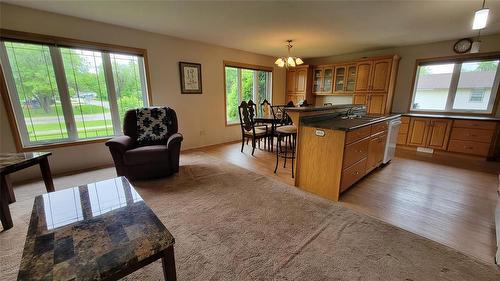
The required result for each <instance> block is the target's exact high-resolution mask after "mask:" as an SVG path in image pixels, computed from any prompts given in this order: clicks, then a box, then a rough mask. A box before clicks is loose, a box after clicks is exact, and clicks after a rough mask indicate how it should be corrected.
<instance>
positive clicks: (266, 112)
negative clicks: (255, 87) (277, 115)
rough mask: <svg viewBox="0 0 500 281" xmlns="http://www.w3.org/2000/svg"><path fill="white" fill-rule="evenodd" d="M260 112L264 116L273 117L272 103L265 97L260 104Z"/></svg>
mask: <svg viewBox="0 0 500 281" xmlns="http://www.w3.org/2000/svg"><path fill="white" fill-rule="evenodd" d="M260 114H261V116H263V117H271V116H272V114H273V113H272V112H271V104H270V103H269V102H268V101H267V99H265V100H264V101H263V102H262V103H261V104H260Z"/></svg>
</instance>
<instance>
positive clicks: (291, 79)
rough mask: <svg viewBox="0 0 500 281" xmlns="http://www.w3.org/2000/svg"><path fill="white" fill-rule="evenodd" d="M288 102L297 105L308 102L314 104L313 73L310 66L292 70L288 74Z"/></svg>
mask: <svg viewBox="0 0 500 281" xmlns="http://www.w3.org/2000/svg"><path fill="white" fill-rule="evenodd" d="M286 94H287V96H286V102H289V101H292V102H293V103H294V104H295V105H298V104H299V103H300V102H302V101H304V100H307V102H308V103H314V97H313V96H312V72H311V68H310V67H309V66H308V65H301V66H297V67H294V68H290V69H288V70H287V73H286Z"/></svg>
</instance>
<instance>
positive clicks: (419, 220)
mask: <svg viewBox="0 0 500 281" xmlns="http://www.w3.org/2000/svg"><path fill="white" fill-rule="evenodd" d="M199 150H201V151H204V152H206V153H209V154H210V155H213V156H215V157H217V158H220V159H223V160H226V161H228V162H230V163H233V164H235V165H238V166H241V167H243V168H246V169H249V170H252V171H254V172H257V173H260V174H263V175H268V176H274V177H276V178H278V179H279V180H281V181H283V182H285V183H287V184H290V185H293V180H292V178H291V170H290V169H291V166H289V165H287V168H286V169H285V168H283V166H280V167H279V170H278V174H277V175H274V173H273V171H274V165H275V155H274V154H273V153H271V152H267V151H264V150H256V151H255V156H252V155H251V146H249V145H248V146H245V149H244V153H241V152H240V143H231V144H222V145H216V146H211V147H206V148H201V149H199ZM499 173H500V163H498V162H487V161H483V160H474V159H466V158H463V157H457V158H456V159H453V158H450V157H445V156H439V155H438V157H432V158H430V157H428V156H425V155H417V154H416V153H414V152H408V151H398V154H397V157H396V158H394V159H393V160H392V161H391V163H389V164H388V165H386V166H385V167H382V168H379V169H376V170H375V171H373V172H372V173H371V174H369V175H368V176H367V177H366V178H365V179H363V180H361V181H360V182H358V183H357V184H355V185H354V186H353V187H352V188H350V189H349V190H348V191H346V192H345V193H343V194H342V195H341V197H340V204H342V205H344V206H346V207H349V208H352V209H355V210H358V211H361V212H363V213H366V214H368V215H371V216H374V217H376V218H379V219H381V220H383V221H385V222H387V223H390V224H393V225H395V226H398V227H401V228H403V229H405V230H408V231H411V232H413V233H416V234H419V235H422V236H424V237H427V238H429V239H431V240H434V241H437V242H439V243H442V244H445V245H448V246H450V247H452V248H455V249H457V250H459V251H461V252H463V253H465V254H468V255H471V256H474V257H476V258H479V259H481V260H483V261H485V262H487V263H490V264H491V263H494V254H495V251H496V240H495V225H494V210H495V204H496V196H497V194H496V190H497V186H498V174H499Z"/></svg>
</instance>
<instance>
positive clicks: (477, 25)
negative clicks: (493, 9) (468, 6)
mask: <svg viewBox="0 0 500 281" xmlns="http://www.w3.org/2000/svg"><path fill="white" fill-rule="evenodd" d="M485 2H486V0H483V6H482V7H481V9H480V10H477V11H476V12H475V14H474V22H473V23H472V29H473V30H477V29H483V28H485V27H486V22H487V21H488V15H489V13H490V9H488V8H485V7H484V4H485Z"/></svg>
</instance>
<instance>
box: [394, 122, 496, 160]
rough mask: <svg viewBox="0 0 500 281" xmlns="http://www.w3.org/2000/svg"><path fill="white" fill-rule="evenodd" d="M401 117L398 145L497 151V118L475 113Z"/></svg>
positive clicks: (488, 154) (481, 153)
mask: <svg viewBox="0 0 500 281" xmlns="http://www.w3.org/2000/svg"><path fill="white" fill-rule="evenodd" d="M461 118H464V117H454V116H450V117H446V116H441V117H439V118H432V117H412V116H405V117H402V119H401V121H402V124H401V127H400V129H399V134H398V140H397V144H398V146H402V147H404V146H410V147H425V148H432V149H436V150H440V151H447V152H453V153H461V154H469V155H475V156H481V157H492V158H493V157H495V156H496V155H495V154H498V151H497V150H498V149H497V147H498V145H497V144H496V142H498V141H497V139H498V137H496V136H498V122H497V121H496V120H491V121H488V120H484V118H479V120H474V118H473V117H465V118H464V119H461Z"/></svg>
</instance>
